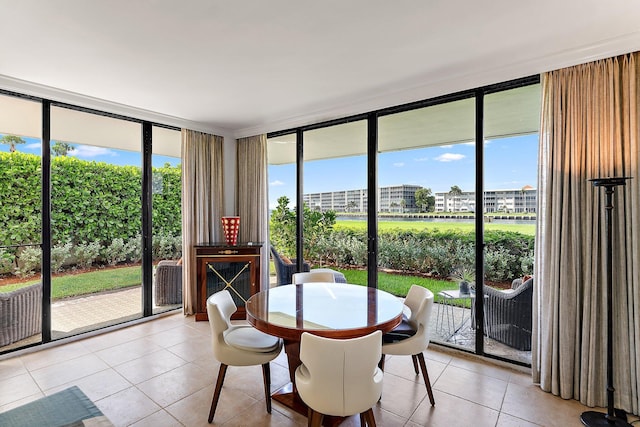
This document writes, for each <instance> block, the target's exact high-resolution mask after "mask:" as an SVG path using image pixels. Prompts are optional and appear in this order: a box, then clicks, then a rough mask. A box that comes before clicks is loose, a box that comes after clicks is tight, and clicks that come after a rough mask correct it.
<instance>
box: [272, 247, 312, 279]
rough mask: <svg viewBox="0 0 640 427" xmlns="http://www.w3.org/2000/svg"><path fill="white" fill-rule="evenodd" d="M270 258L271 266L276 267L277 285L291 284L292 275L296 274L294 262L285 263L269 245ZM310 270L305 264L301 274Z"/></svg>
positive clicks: (293, 260)
mask: <svg viewBox="0 0 640 427" xmlns="http://www.w3.org/2000/svg"><path fill="white" fill-rule="evenodd" d="M271 258H272V259H273V264H274V266H275V267H276V278H277V285H278V286H280V285H289V284H291V283H293V281H292V276H293V273H297V272H298V271H297V265H296V260H295V259H292V260H290V262H286V261H285V260H284V259H283V258H282V256H281V255H280V254H279V253H278V251H277V250H276V248H275V247H274V246H273V245H271ZM310 269H311V267H310V266H309V264H308V263H306V262H305V263H304V264H303V266H302V272H306V271H309V270H310Z"/></svg>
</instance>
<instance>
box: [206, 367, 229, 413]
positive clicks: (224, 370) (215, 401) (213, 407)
mask: <svg viewBox="0 0 640 427" xmlns="http://www.w3.org/2000/svg"><path fill="white" fill-rule="evenodd" d="M226 373H227V365H225V364H224V363H221V364H220V370H219V371H218V379H217V380H216V389H215V391H214V392H213V400H212V401H211V409H210V410H209V424H211V421H213V416H214V414H215V413H216V407H217V406H218V399H220V391H221V390H222V383H223V382H224V376H225V375H226Z"/></svg>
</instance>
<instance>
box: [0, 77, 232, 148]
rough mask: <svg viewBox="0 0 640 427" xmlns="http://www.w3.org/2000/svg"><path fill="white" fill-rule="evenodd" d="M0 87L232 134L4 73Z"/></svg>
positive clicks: (202, 129) (88, 106)
mask: <svg viewBox="0 0 640 427" xmlns="http://www.w3.org/2000/svg"><path fill="white" fill-rule="evenodd" d="M0 87H1V88H2V89H4V90H7V91H10V92H15V93H18V94H22V95H29V96H33V97H36V98H42V99H47V100H50V101H57V102H61V103H65V104H69V105H71V106H78V107H83V108H88V109H92V110H97V111H102V112H105V113H110V114H118V115H121V116H125V117H131V118H133V119H137V120H141V121H142V120H144V121H150V122H153V123H158V124H162V125H169V126H175V127H178V128H184V129H190V130H195V131H200V132H206V133H210V134H214V135H221V136H225V135H226V136H229V135H232V134H233V132H232V131H231V130H229V129H222V128H214V127H211V126H209V125H206V124H203V123H198V122H194V121H190V120H185V119H181V118H179V117H174V116H170V115H166V114H162V113H157V112H154V111H149V110H144V109H141V108H136V107H132V106H129V105H124V104H119V103H117V102H112V101H107V100H104V99H98V98H93V97H90V96H86V95H82V94H78V93H74V92H69V91H65V90H61V89H56V88H53V87H50V86H45V85H40V84H37V83H32V82H28V81H25V80H20V79H16V78H13V77H8V76H4V75H0Z"/></svg>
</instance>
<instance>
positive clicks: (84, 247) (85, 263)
mask: <svg viewBox="0 0 640 427" xmlns="http://www.w3.org/2000/svg"><path fill="white" fill-rule="evenodd" d="M101 249H102V246H101V245H100V242H97V241H94V242H91V243H86V242H84V243H80V244H79V245H76V247H75V249H74V253H73V255H74V256H75V259H76V265H77V266H78V267H80V268H89V267H91V266H92V265H93V263H94V262H95V260H96V259H98V256H100V250H101Z"/></svg>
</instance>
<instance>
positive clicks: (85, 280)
mask: <svg viewBox="0 0 640 427" xmlns="http://www.w3.org/2000/svg"><path fill="white" fill-rule="evenodd" d="M39 281H40V280H39V279H36V280H29V281H27V282H24V283H15V284H11V285H4V286H0V292H11V291H13V290H15V289H19V288H23V287H25V286H28V285H31V284H33V283H37V282H39ZM141 283H142V270H141V267H140V266H139V265H137V266H133V267H131V266H126V267H116V268H105V269H102V270H95V271H90V272H86V273H66V274H62V275H59V276H55V277H53V278H52V280H51V288H52V289H51V298H52V299H53V300H57V299H62V298H68V297H74V296H79V295H86V294H93V293H97V292H105V291H114V290H118V289H123V288H130V287H132V286H140V284H141Z"/></svg>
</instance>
